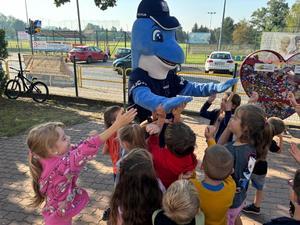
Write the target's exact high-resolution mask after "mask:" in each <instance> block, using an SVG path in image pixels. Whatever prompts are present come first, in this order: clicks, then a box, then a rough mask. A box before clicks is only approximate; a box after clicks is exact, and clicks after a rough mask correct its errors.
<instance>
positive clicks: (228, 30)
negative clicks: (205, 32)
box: [222, 17, 234, 44]
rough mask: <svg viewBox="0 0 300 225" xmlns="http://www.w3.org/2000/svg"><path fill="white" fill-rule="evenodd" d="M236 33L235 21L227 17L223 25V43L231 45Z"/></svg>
mask: <svg viewBox="0 0 300 225" xmlns="http://www.w3.org/2000/svg"><path fill="white" fill-rule="evenodd" d="M233 31H234V20H233V19H232V18H231V17H226V18H225V19H224V24H223V31H222V32H223V34H222V43H223V44H231V43H232V34H233Z"/></svg>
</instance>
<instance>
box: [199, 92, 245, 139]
mask: <svg viewBox="0 0 300 225" xmlns="http://www.w3.org/2000/svg"><path fill="white" fill-rule="evenodd" d="M215 99H216V94H214V95H211V96H210V97H209V98H208V100H207V101H206V102H205V103H204V105H203V106H202V107H201V109H200V116H202V117H204V118H206V119H209V120H210V123H209V124H210V125H214V126H215V127H216V128H217V131H216V134H215V140H216V141H218V140H219V138H220V136H221V134H222V133H223V131H224V130H225V128H226V127H227V124H228V122H229V120H230V118H231V115H233V114H234V111H235V109H236V108H237V107H238V106H239V105H240V104H241V97H240V96H239V95H238V94H236V93H232V92H226V93H225V94H224V96H223V97H222V101H221V105H220V108H219V109H214V110H212V111H208V108H209V107H210V106H211V105H212V103H213V102H214V100H215ZM231 139H232V137H230V140H231Z"/></svg>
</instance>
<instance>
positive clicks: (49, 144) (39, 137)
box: [27, 110, 136, 225]
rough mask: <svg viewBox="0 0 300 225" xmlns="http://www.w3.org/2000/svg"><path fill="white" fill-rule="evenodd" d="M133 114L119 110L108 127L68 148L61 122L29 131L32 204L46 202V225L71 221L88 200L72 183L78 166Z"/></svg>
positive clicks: (68, 143)
mask: <svg viewBox="0 0 300 225" xmlns="http://www.w3.org/2000/svg"><path fill="white" fill-rule="evenodd" d="M135 115H136V110H130V111H128V112H126V113H124V114H123V115H121V112H120V113H119V115H118V116H117V119H116V121H115V123H113V125H112V126H111V127H110V128H108V129H107V130H105V131H104V132H102V133H101V134H100V135H96V136H94V137H92V138H89V139H87V140H85V141H83V142H82V143H80V144H79V145H78V146H76V147H72V148H71V149H70V137H69V136H66V135H65V133H64V130H63V124H62V123H58V122H50V123H45V124H41V125H39V126H37V127H35V128H33V129H32V130H31V131H30V132H29V134H28V137H27V145H28V147H29V149H30V150H29V167H30V172H31V175H32V178H33V180H32V184H33V190H34V193H35V196H34V198H33V202H32V205H33V206H35V207H37V206H39V205H41V204H42V203H43V202H44V201H46V203H45V205H44V207H43V211H42V215H43V217H44V220H45V224H46V225H60V224H63V225H70V224H72V217H74V216H75V215H77V214H78V213H79V212H80V211H81V210H82V209H83V208H84V207H85V206H86V205H87V203H88V200H89V197H88V194H87V192H86V191H85V190H84V189H82V188H80V187H78V186H77V184H76V181H77V179H78V176H79V173H80V171H81V169H82V168H83V166H84V165H85V164H86V162H87V161H88V160H90V159H92V158H93V156H95V155H96V154H97V151H98V149H99V147H100V145H102V144H103V142H105V141H106V140H107V139H108V138H109V137H110V136H111V135H112V134H113V133H114V132H116V131H117V130H118V129H119V128H120V127H122V126H124V125H125V124H128V123H129V122H131V121H132V120H133V119H134V117H135Z"/></svg>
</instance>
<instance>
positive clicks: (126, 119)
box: [99, 108, 137, 141]
mask: <svg viewBox="0 0 300 225" xmlns="http://www.w3.org/2000/svg"><path fill="white" fill-rule="evenodd" d="M122 113H123V111H122V110H120V112H119V113H118V115H117V118H116V121H115V122H114V123H113V124H112V125H111V126H110V127H109V128H108V129H106V130H105V131H103V132H102V133H101V134H99V137H100V139H101V140H102V141H106V140H107V139H108V138H109V137H110V136H111V135H113V134H114V133H115V132H116V131H118V130H119V129H120V128H121V127H123V126H125V125H126V124H129V123H130V122H132V120H133V119H134V117H135V116H136V114H137V112H136V109H133V108H132V109H130V110H129V111H127V112H125V113H124V114H122Z"/></svg>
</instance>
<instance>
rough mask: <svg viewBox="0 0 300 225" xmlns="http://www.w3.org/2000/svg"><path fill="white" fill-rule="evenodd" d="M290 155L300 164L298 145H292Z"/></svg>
mask: <svg viewBox="0 0 300 225" xmlns="http://www.w3.org/2000/svg"><path fill="white" fill-rule="evenodd" d="M290 153H291V154H292V156H293V157H294V159H295V160H296V161H297V162H298V163H299V164H300V150H299V148H298V147H297V145H296V143H291V150H290Z"/></svg>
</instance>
